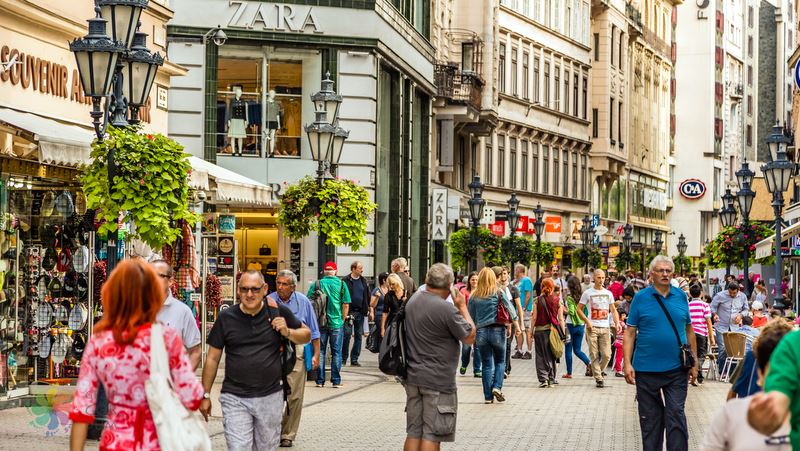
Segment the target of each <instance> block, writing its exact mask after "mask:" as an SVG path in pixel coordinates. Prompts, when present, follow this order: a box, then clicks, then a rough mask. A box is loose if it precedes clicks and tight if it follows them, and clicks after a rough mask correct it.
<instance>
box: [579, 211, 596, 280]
mask: <svg viewBox="0 0 800 451" xmlns="http://www.w3.org/2000/svg"><path fill="white" fill-rule="evenodd" d="M580 234H581V241H582V242H583V249H584V250H585V251H587V252H586V268H585V270H586V274H589V252H588V250H589V248H590V247H591V245H592V242H593V241H594V227H592V218H591V217H589V215H586V216H584V217H583V227H581V229H580Z"/></svg>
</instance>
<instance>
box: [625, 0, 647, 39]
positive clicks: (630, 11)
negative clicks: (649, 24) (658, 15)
mask: <svg viewBox="0 0 800 451" xmlns="http://www.w3.org/2000/svg"><path fill="white" fill-rule="evenodd" d="M625 15H626V16H628V32H629V33H630V34H631V37H632V38H635V37H636V36H641V35H642V31H643V30H644V24H642V12H641V11H639V9H638V8H636V7H635V6H633V4H631V3H627V2H626V3H625Z"/></svg>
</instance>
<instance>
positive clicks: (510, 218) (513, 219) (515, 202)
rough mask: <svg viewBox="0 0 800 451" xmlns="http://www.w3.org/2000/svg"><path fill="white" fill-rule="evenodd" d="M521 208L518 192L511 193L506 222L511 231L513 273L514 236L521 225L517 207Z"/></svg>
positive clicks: (512, 269) (512, 267) (512, 268)
mask: <svg viewBox="0 0 800 451" xmlns="http://www.w3.org/2000/svg"><path fill="white" fill-rule="evenodd" d="M518 208H519V199H517V193H511V197H510V198H509V199H508V211H507V212H506V222H508V228H509V229H510V232H511V246H510V247H511V269H510V271H511V274H514V272H513V271H514V263H515V261H514V238H515V237H516V235H517V226H518V225H519V216H520V215H519V213H518V212H517V209H518Z"/></svg>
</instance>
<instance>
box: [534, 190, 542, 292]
mask: <svg viewBox="0 0 800 451" xmlns="http://www.w3.org/2000/svg"><path fill="white" fill-rule="evenodd" d="M533 215H534V217H535V218H536V220H535V221H534V222H533V228H534V231H535V232H536V248H537V249H538V248H539V247H540V246H541V245H542V233H544V210H543V209H542V204H540V203H537V204H536V208H534V209H533ZM536 278H537V279H538V278H539V260H538V259H537V260H536Z"/></svg>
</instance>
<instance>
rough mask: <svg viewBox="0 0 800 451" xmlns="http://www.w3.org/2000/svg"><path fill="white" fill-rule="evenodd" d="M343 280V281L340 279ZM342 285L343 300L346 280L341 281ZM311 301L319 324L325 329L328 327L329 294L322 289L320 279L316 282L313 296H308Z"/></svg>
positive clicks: (340, 292)
mask: <svg viewBox="0 0 800 451" xmlns="http://www.w3.org/2000/svg"><path fill="white" fill-rule="evenodd" d="M340 282H341V281H340ZM341 283H342V286H341V288H340V289H339V299H340V300H341V299H342V298H343V297H344V289H345V286H344V282H341ZM308 300H309V301H311V306H312V307H314V314H315V315H316V316H317V326H319V328H320V329H324V328H325V327H328V295H327V294H326V293H325V291H324V290H323V289H322V284H321V283H320V281H319V280H317V281H316V282H314V291H313V292H312V293H311V297H310V298H308Z"/></svg>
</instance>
